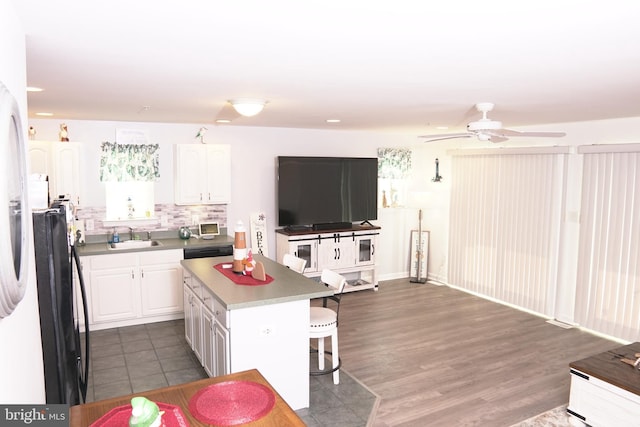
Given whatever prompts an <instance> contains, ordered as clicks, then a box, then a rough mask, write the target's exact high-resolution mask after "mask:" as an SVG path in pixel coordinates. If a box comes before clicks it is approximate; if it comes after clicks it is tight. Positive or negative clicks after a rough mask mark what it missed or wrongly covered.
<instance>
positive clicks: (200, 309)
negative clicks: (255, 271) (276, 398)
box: [181, 255, 333, 410]
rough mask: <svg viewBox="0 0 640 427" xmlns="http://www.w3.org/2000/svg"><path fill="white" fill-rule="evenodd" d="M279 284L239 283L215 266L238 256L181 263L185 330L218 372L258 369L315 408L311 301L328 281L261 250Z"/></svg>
mask: <svg viewBox="0 0 640 427" xmlns="http://www.w3.org/2000/svg"><path fill="white" fill-rule="evenodd" d="M254 258H255V260H256V261H260V262H262V263H263V265H264V267H265V271H266V273H267V275H268V276H270V277H271V278H272V279H273V281H271V282H270V283H267V284H259V285H239V284H236V283H234V282H233V281H232V280H230V279H229V278H228V277H226V276H225V275H224V274H223V273H222V272H220V271H219V270H218V269H216V268H215V266H216V265H218V264H231V262H232V260H233V257H232V256H227V257H215V258H196V259H188V260H183V261H181V264H182V267H183V271H184V292H185V293H184V306H185V332H186V338H187V341H188V342H189V343H190V344H191V347H192V349H193V350H194V352H195V354H196V356H197V357H198V358H199V359H200V361H201V362H202V364H203V366H204V368H205V370H206V371H207V372H208V373H209V375H211V376H217V375H226V374H229V373H234V372H240V371H246V370H250V369H258V370H259V371H260V372H261V373H262V374H263V375H264V377H265V378H266V379H267V381H269V383H270V384H271V385H272V386H273V387H274V388H275V389H276V391H277V392H278V393H279V394H280V395H281V396H282V398H283V399H284V400H285V401H286V402H287V403H288V404H289V405H290V406H291V407H292V408H293V409H294V410H298V409H302V408H307V407H309V313H310V302H309V301H310V300H311V299H313V298H319V297H323V296H328V295H331V294H332V293H333V292H332V291H331V290H330V289H329V288H327V287H326V286H324V285H322V284H320V283H318V282H316V281H314V280H312V279H309V278H307V277H304V276H303V275H301V274H299V273H296V272H295V271H293V270H290V269H288V268H287V267H284V266H283V265H281V264H278V263H276V262H274V261H272V260H270V259H268V258H266V257H263V256H261V255H256V256H255V257H254Z"/></svg>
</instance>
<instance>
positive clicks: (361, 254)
mask: <svg viewBox="0 0 640 427" xmlns="http://www.w3.org/2000/svg"><path fill="white" fill-rule="evenodd" d="M379 235H380V227H377V226H372V227H364V226H354V227H353V228H352V229H347V230H339V231H331V232H318V231H312V230H305V231H288V230H286V229H279V230H276V252H277V261H278V262H279V263H282V259H283V257H284V254H286V253H290V254H292V255H295V256H297V257H298V258H302V259H305V260H306V261H307V265H306V267H305V270H304V275H305V276H307V277H319V276H320V275H321V274H322V270H323V269H325V268H328V269H330V270H334V271H335V272H337V273H340V274H342V275H343V276H345V277H346V278H347V286H345V289H344V292H352V291H360V290H364V289H374V290H377V289H378V278H377V270H376V249H377V241H378V236H379Z"/></svg>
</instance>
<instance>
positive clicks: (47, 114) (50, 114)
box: [36, 113, 53, 117]
mask: <svg viewBox="0 0 640 427" xmlns="http://www.w3.org/2000/svg"><path fill="white" fill-rule="evenodd" d="M36 116H44V117H50V116H53V113H36Z"/></svg>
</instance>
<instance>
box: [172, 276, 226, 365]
mask: <svg viewBox="0 0 640 427" xmlns="http://www.w3.org/2000/svg"><path fill="white" fill-rule="evenodd" d="M183 283H184V313H185V314H184V318H185V337H186V340H187V342H188V343H189V345H190V346H191V349H192V350H193V352H194V353H195V354H196V356H197V357H198V360H200V363H202V367H203V368H204V370H205V371H206V372H207V374H209V376H212V377H215V376H219V375H226V374H230V373H231V370H230V363H229V361H230V358H229V355H230V346H229V329H228V328H229V313H228V311H227V310H225V309H224V307H223V306H222V304H221V303H220V302H219V301H218V300H217V299H216V298H214V297H213V295H212V294H211V293H210V292H209V290H208V289H207V288H206V287H205V286H204V285H203V284H202V283H200V282H199V281H198V280H197V279H195V278H193V277H192V276H191V275H190V274H189V272H188V271H184V273H183Z"/></svg>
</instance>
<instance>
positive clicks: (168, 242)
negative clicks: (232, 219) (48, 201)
mask: <svg viewBox="0 0 640 427" xmlns="http://www.w3.org/2000/svg"><path fill="white" fill-rule="evenodd" d="M152 240H156V241H158V242H160V245H159V246H150V247H148V248H137V249H119V250H112V249H109V248H108V246H107V243H106V242H99V243H87V244H85V245H82V246H77V247H76V251H77V252H78V255H80V256H88V255H106V254H119V253H127V252H141V251H145V252H146V251H162V250H168V249H184V248H197V247H211V246H224V245H233V237H231V236H226V235H225V236H222V235H221V236H216V237H215V238H214V239H210V240H206V239H196V238H194V237H192V238H190V239H188V240H182V239H179V238H177V237H175V238H159V239H156V238H154V239H152Z"/></svg>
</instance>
